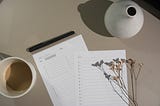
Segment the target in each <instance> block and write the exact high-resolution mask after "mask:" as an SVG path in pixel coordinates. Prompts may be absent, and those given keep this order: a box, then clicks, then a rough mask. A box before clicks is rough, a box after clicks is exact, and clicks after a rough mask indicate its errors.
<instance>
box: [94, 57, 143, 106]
mask: <svg viewBox="0 0 160 106" xmlns="http://www.w3.org/2000/svg"><path fill="white" fill-rule="evenodd" d="M92 66H94V67H97V68H98V69H99V70H100V71H101V72H103V74H104V76H105V78H107V79H108V81H109V83H110V85H111V86H112V88H113V91H114V92H115V93H116V94H117V95H118V96H119V97H120V98H121V100H123V101H124V102H125V103H126V104H127V105H129V106H138V103H137V80H138V77H139V74H140V71H141V69H142V66H143V64H139V63H138V64H137V63H136V61H135V60H133V59H127V60H126V59H119V58H117V59H113V60H112V61H110V62H104V61H103V60H101V61H99V62H96V63H95V64H92ZM124 66H126V68H127V71H129V72H130V79H131V94H129V93H128V87H127V85H126V84H125V82H124V79H123V74H122V73H123V71H124V68H123V67H124ZM106 68H107V69H109V71H111V72H107V71H106ZM136 69H138V70H136ZM111 73H112V74H111ZM117 87H118V88H119V90H117V89H116V88H117Z"/></svg>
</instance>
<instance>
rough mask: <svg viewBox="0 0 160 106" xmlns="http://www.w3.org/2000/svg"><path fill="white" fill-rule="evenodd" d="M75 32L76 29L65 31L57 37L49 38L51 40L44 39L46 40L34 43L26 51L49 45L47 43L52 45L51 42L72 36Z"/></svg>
mask: <svg viewBox="0 0 160 106" xmlns="http://www.w3.org/2000/svg"><path fill="white" fill-rule="evenodd" d="M73 34H75V32H74V31H70V32H67V33H64V34H62V35H60V36H57V37H55V38H52V39H49V40H47V41H44V42H41V43H38V44H36V45H34V46H32V47H29V48H27V49H26V51H28V52H33V51H35V50H37V49H40V48H42V47H45V46H47V45H50V44H52V43H54V42H57V41H59V40H61V39H64V38H66V37H69V36H71V35H73Z"/></svg>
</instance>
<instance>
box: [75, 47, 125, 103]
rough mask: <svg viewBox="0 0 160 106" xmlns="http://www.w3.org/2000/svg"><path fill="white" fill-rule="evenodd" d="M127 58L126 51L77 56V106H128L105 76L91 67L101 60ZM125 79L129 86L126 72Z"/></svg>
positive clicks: (77, 54) (97, 52)
mask: <svg viewBox="0 0 160 106" xmlns="http://www.w3.org/2000/svg"><path fill="white" fill-rule="evenodd" d="M125 56H126V55H125V51H124V50H113V51H95V52H94V51H92V52H88V53H82V52H81V53H76V54H75V70H76V94H77V96H76V97H77V106H127V105H126V103H124V102H123V101H122V100H121V98H120V97H119V96H118V95H117V94H116V93H115V92H114V90H113V88H112V87H111V85H110V83H109V81H108V80H107V79H106V78H105V77H104V74H103V73H102V72H101V71H99V70H98V69H97V68H96V67H93V66H92V65H91V64H93V63H95V62H97V61H100V60H104V61H111V60H112V59H115V58H123V59H125V58H126V57H125ZM123 78H124V81H125V84H126V85H127V72H126V70H124V71H123ZM115 89H118V88H115Z"/></svg>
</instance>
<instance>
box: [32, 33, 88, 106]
mask: <svg viewBox="0 0 160 106" xmlns="http://www.w3.org/2000/svg"><path fill="white" fill-rule="evenodd" d="M77 51H84V52H86V51H88V49H87V47H86V45H85V42H84V40H83V38H82V35H79V36H76V37H74V38H71V39H69V40H66V41H64V42H62V43H59V44H57V45H55V46H52V47H50V48H48V49H45V50H43V51H41V52H38V53H35V54H34V55H33V58H34V61H35V62H36V65H37V67H38V70H39V72H40V74H41V76H42V79H43V81H44V84H45V86H46V88H47V90H48V93H49V95H50V98H51V100H52V102H53V104H54V106H76V97H75V79H74V75H75V74H74V71H73V64H74V61H73V54H74V52H77Z"/></svg>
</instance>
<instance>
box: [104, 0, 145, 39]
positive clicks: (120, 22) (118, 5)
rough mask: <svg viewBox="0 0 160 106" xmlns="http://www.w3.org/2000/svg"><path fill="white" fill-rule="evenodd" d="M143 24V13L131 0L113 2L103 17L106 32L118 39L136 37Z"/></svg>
mask: <svg viewBox="0 0 160 106" xmlns="http://www.w3.org/2000/svg"><path fill="white" fill-rule="evenodd" d="M143 22H144V16H143V11H142V10H141V8H140V6H138V5H137V4H136V3H135V2H133V1H131V0H120V1H117V2H114V3H113V4H112V5H111V6H110V7H109V8H108V10H107V11H106V13H105V16H104V23H105V26H106V28H107V30H108V32H109V33H110V34H111V35H112V36H115V37H119V38H130V37H132V36H134V35H136V34H137V33H138V32H139V31H140V30H141V28H142V26H143Z"/></svg>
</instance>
